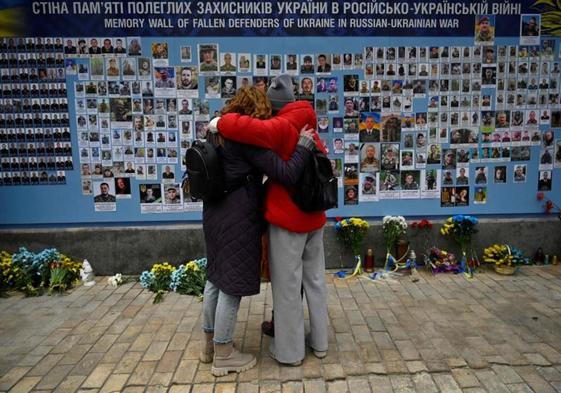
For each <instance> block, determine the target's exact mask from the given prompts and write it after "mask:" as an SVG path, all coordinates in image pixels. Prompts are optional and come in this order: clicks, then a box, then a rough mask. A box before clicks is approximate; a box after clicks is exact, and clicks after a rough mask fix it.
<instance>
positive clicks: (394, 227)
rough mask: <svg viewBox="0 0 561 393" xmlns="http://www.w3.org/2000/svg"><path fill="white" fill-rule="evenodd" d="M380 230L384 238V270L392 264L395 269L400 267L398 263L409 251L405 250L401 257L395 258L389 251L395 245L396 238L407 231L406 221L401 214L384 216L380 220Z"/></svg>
mask: <svg viewBox="0 0 561 393" xmlns="http://www.w3.org/2000/svg"><path fill="white" fill-rule="evenodd" d="M382 231H383V233H384V239H386V263H385V264H384V270H389V269H390V266H392V265H393V266H394V270H397V269H399V267H400V265H399V263H400V262H401V260H402V259H403V258H405V257H406V256H407V255H409V252H405V253H404V255H403V257H401V259H399V260H396V259H395V257H394V256H393V255H392V252H391V251H392V249H393V248H394V247H395V244H396V242H397V240H398V239H399V238H400V237H401V236H403V235H404V234H405V232H406V231H407V222H406V221H405V218H403V216H385V217H384V218H383V220H382Z"/></svg>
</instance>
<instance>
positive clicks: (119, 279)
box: [107, 273, 135, 287]
mask: <svg viewBox="0 0 561 393" xmlns="http://www.w3.org/2000/svg"><path fill="white" fill-rule="evenodd" d="M134 280H135V277H132V276H123V275H122V274H121V273H117V274H115V275H114V276H111V277H108V278H107V284H109V285H111V286H112V287H118V286H120V285H123V284H126V283H129V282H131V281H134Z"/></svg>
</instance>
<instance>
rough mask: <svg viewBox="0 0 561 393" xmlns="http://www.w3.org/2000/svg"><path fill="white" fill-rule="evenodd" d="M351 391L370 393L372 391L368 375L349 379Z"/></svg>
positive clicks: (348, 383)
mask: <svg viewBox="0 0 561 393" xmlns="http://www.w3.org/2000/svg"><path fill="white" fill-rule="evenodd" d="M347 385H348V387H349V392H351V393H355V392H356V393H368V392H371V389H370V383H369V381H368V378H367V377H361V378H349V379H348V380H347Z"/></svg>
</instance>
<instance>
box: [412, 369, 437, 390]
mask: <svg viewBox="0 0 561 393" xmlns="http://www.w3.org/2000/svg"><path fill="white" fill-rule="evenodd" d="M412 379H413V383H414V384H415V390H416V391H418V392H438V388H437V387H436V384H435V383H434V381H433V379H432V377H431V375H430V374H429V373H426V372H422V373H418V374H415V375H413V376H412Z"/></svg>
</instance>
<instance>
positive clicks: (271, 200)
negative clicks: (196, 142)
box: [217, 101, 326, 233]
mask: <svg viewBox="0 0 561 393" xmlns="http://www.w3.org/2000/svg"><path fill="white" fill-rule="evenodd" d="M316 122H317V119H316V114H315V112H314V110H313V108H312V106H311V105H310V103H309V102H307V101H296V102H292V103H290V104H288V105H286V106H285V107H284V108H282V110H281V111H279V113H278V114H277V116H275V117H272V118H271V119H267V120H260V119H255V118H252V117H249V116H242V115H239V114H237V113H228V114H226V115H224V116H222V117H221V118H220V120H219V121H218V125H217V127H218V131H220V133H221V134H222V135H224V137H226V138H228V139H232V140H235V141H238V142H241V143H247V144H250V145H255V146H260V147H264V148H267V149H271V150H273V151H274V152H276V153H277V154H278V155H279V156H280V157H281V158H282V159H283V160H285V161H286V160H288V159H289V158H290V156H291V154H292V152H293V151H294V149H295V148H296V144H297V143H298V138H299V136H300V129H302V127H304V126H305V125H306V124H308V125H309V126H310V127H313V128H314V129H315V128H316ZM314 139H315V141H316V146H317V147H318V148H319V149H321V150H322V151H323V152H324V153H325V148H324V147H323V144H322V143H321V141H320V140H319V137H318V135H317V133H315V132H314ZM265 219H266V220H267V221H268V222H269V223H271V224H274V225H276V226H279V227H281V228H284V229H287V230H289V231H292V232H300V233H304V232H311V231H315V230H317V229H319V228H321V227H322V226H324V225H325V221H326V219H325V213H324V212H315V213H307V212H303V211H302V210H300V209H299V208H298V206H296V204H295V203H294V202H293V201H292V198H291V197H290V189H287V188H286V187H284V186H282V185H281V184H279V183H276V182H272V181H268V187H267V194H266V197H265Z"/></svg>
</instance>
